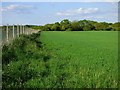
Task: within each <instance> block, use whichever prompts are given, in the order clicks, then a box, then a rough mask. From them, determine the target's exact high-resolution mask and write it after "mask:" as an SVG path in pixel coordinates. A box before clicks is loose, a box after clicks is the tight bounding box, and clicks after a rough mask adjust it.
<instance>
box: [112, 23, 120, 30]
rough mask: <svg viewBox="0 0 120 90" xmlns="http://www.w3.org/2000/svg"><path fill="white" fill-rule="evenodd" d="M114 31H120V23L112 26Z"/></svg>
mask: <svg viewBox="0 0 120 90" xmlns="http://www.w3.org/2000/svg"><path fill="white" fill-rule="evenodd" d="M112 29H113V30H114V31H120V22H116V23H114V24H112Z"/></svg>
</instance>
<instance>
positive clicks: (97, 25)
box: [31, 19, 120, 31]
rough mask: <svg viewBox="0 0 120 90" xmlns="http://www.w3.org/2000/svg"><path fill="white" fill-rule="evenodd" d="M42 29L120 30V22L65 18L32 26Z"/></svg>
mask: <svg viewBox="0 0 120 90" xmlns="http://www.w3.org/2000/svg"><path fill="white" fill-rule="evenodd" d="M31 27H32V28H34V29H41V30H42V31H120V22H116V23H108V22H97V21H92V20H80V21H72V22H71V21H69V20H68V19H64V20H62V21H61V22H55V23H52V24H46V25H44V26H31Z"/></svg>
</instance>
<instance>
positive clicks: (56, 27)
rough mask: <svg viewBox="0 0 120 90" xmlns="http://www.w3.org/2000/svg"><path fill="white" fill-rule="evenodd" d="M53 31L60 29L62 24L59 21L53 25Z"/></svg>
mask: <svg viewBox="0 0 120 90" xmlns="http://www.w3.org/2000/svg"><path fill="white" fill-rule="evenodd" d="M51 30H52V31H60V24H59V22H56V23H55V24H53V25H52V27H51Z"/></svg>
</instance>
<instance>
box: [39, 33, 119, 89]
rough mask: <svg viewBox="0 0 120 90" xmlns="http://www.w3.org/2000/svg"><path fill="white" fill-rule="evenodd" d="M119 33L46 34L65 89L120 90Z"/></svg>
mask: <svg viewBox="0 0 120 90" xmlns="http://www.w3.org/2000/svg"><path fill="white" fill-rule="evenodd" d="M117 39H118V37H117V32H42V34H41V40H42V42H43V43H44V44H45V46H46V48H47V49H48V50H49V51H50V52H52V56H53V58H51V60H50V61H53V62H56V63H52V64H53V66H55V65H56V64H57V65H56V67H60V68H61V69H57V70H56V72H59V73H63V72H64V75H65V76H64V78H65V79H64V80H63V83H64V84H63V85H64V87H117V75H118V73H117V58H118V56H117V54H118V51H117V50H118V47H117V45H118V42H117V41H118V40H117Z"/></svg>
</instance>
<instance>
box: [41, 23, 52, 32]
mask: <svg viewBox="0 0 120 90" xmlns="http://www.w3.org/2000/svg"><path fill="white" fill-rule="evenodd" d="M52 26H53V24H46V25H45V26H44V27H43V31H51V28H52Z"/></svg>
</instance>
